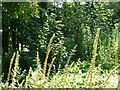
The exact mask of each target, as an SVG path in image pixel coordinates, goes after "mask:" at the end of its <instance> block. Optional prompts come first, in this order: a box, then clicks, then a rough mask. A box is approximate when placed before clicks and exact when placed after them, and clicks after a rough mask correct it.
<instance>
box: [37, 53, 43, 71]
mask: <svg viewBox="0 0 120 90" xmlns="http://www.w3.org/2000/svg"><path fill="white" fill-rule="evenodd" d="M36 59H37V69H39V70H40V71H41V70H42V68H41V63H40V57H39V52H38V51H37V57H36Z"/></svg>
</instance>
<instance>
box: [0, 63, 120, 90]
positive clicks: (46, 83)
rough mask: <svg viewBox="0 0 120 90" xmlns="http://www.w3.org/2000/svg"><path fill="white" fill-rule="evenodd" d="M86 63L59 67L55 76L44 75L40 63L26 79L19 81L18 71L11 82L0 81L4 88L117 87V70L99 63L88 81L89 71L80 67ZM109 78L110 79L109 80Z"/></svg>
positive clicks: (0, 85)
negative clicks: (105, 68)
mask: <svg viewBox="0 0 120 90" xmlns="http://www.w3.org/2000/svg"><path fill="white" fill-rule="evenodd" d="M83 64H84V63H82V62H80V61H78V62H77V63H74V64H71V65H69V66H68V67H67V68H64V69H59V71H58V72H57V73H56V74H54V75H53V76H49V77H47V76H46V77H44V75H43V73H42V69H41V67H40V65H39V66H38V67H37V68H36V70H34V71H33V70H32V69H31V68H30V70H29V73H28V75H27V76H26V79H24V80H23V81H22V82H21V83H19V82H18V81H19V79H18V77H22V75H21V74H18V72H16V74H17V75H16V76H15V77H14V78H15V80H14V79H12V83H11V84H7V82H5V83H0V87H2V88H117V85H118V75H117V70H114V71H112V74H111V75H110V72H111V71H104V72H103V70H102V69H101V66H100V65H99V66H98V67H96V68H95V69H94V71H93V73H92V80H91V81H90V82H88V80H87V76H88V74H89V73H88V72H85V71H84V69H80V66H82V65H83ZM107 79H108V80H107Z"/></svg>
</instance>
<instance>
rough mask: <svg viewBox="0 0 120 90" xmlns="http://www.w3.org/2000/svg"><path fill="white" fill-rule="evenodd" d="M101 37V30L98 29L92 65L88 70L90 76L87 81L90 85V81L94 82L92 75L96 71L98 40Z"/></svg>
mask: <svg viewBox="0 0 120 90" xmlns="http://www.w3.org/2000/svg"><path fill="white" fill-rule="evenodd" d="M99 35H100V28H98V29H97V33H96V36H95V39H94V44H93V53H92V54H93V55H92V59H91V65H90V69H89V70H88V76H87V81H88V83H89V82H90V81H92V73H93V71H94V68H95V59H96V56H97V45H98V39H99Z"/></svg>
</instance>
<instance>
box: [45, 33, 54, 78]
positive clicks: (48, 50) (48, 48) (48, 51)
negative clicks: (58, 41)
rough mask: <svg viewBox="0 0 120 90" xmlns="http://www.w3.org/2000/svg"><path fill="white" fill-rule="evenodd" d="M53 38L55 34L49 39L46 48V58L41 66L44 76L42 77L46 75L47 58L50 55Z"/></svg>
mask: <svg viewBox="0 0 120 90" xmlns="http://www.w3.org/2000/svg"><path fill="white" fill-rule="evenodd" d="M54 37H55V33H54V34H53V36H52V37H51V38H50V41H49V43H48V46H47V53H46V58H45V60H44V65H43V75H44V77H45V74H46V68H47V60H48V57H49V54H50V50H51V43H52V42H53V39H54Z"/></svg>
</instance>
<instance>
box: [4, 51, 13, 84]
mask: <svg viewBox="0 0 120 90" xmlns="http://www.w3.org/2000/svg"><path fill="white" fill-rule="evenodd" d="M14 59H15V52H14V54H13V56H12V58H11V60H10V66H9V71H8V76H7V81H6V83H5V85H6V86H8V82H9V80H10V75H11V69H12V65H13V61H14Z"/></svg>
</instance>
